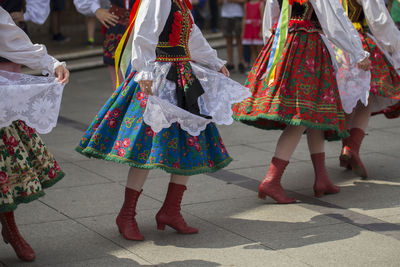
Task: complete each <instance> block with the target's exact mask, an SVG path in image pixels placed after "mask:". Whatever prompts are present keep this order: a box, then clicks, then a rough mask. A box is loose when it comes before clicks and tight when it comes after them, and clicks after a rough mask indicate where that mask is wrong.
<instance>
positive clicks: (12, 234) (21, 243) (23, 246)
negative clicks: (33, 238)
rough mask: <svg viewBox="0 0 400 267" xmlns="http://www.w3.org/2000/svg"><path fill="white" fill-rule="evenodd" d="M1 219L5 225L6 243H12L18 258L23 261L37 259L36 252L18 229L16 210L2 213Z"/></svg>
mask: <svg viewBox="0 0 400 267" xmlns="http://www.w3.org/2000/svg"><path fill="white" fill-rule="evenodd" d="M0 221H1V224H2V226H3V228H2V230H1V234H2V236H3V239H4V242H6V244H8V243H10V245H11V246H12V247H13V248H14V251H15V253H16V254H17V256H18V258H20V259H21V260H23V261H33V260H35V252H34V251H33V249H32V248H31V246H29V244H28V243H27V242H26V241H25V240H24V238H23V237H22V236H21V234H20V233H19V231H18V228H17V225H16V224H15V219H14V212H12V211H11V212H4V213H0Z"/></svg>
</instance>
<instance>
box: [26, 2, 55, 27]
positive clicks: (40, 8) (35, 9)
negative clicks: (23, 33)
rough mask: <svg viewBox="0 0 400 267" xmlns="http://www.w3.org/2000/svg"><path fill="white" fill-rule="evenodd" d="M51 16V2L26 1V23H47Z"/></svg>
mask: <svg viewBox="0 0 400 267" xmlns="http://www.w3.org/2000/svg"><path fill="white" fill-rule="evenodd" d="M49 14H50V0H26V12H25V14H24V19H25V21H32V22H33V23H36V24H43V23H45V21H46V19H47V17H48V16H49Z"/></svg>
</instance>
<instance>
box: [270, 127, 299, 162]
mask: <svg viewBox="0 0 400 267" xmlns="http://www.w3.org/2000/svg"><path fill="white" fill-rule="evenodd" d="M305 129H306V127H304V126H288V127H286V129H285V130H284V131H283V133H282V134H281V136H280V137H279V140H278V144H277V145H276V149H275V155H274V156H275V157H276V158H279V159H283V160H286V161H289V159H290V157H291V156H292V154H293V152H294V150H295V149H296V147H297V144H298V143H299V142H300V138H301V135H302V134H303V133H304V131H305Z"/></svg>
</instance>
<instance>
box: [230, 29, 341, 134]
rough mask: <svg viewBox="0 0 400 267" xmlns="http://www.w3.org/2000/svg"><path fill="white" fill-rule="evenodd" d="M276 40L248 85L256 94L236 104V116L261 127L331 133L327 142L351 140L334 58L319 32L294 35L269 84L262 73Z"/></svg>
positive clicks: (266, 48) (264, 52) (267, 47)
mask: <svg viewBox="0 0 400 267" xmlns="http://www.w3.org/2000/svg"><path fill="white" fill-rule="evenodd" d="M272 42H273V36H272V37H271V38H270V39H269V41H268V43H267V44H266V45H265V46H264V48H263V50H262V51H261V53H260V55H259V56H258V58H257V60H256V62H255V64H254V66H253V68H252V70H251V72H250V74H249V76H248V79H247V81H246V83H245V86H246V87H248V88H249V89H250V91H251V92H252V96H251V97H249V98H247V99H246V100H244V101H242V102H241V103H238V104H235V105H234V106H233V118H234V119H235V120H237V121H241V122H243V123H245V124H248V125H252V126H255V127H258V128H261V129H284V128H285V127H286V126H287V125H302V126H306V127H308V128H316V129H321V130H325V131H330V134H329V135H326V138H327V139H328V140H335V139H337V138H338V137H339V138H343V137H346V136H348V133H347V132H346V130H345V114H344V112H343V109H342V104H341V100H340V96H339V92H338V88H337V82H336V77H335V73H334V70H333V66H332V62H331V57H330V54H329V51H328V49H327V48H326V46H325V43H324V41H323V40H322V38H321V37H320V34H319V33H318V32H306V31H302V30H297V31H292V32H290V33H289V34H288V38H287V41H286V44H285V47H284V50H283V54H282V57H281V59H280V61H279V63H278V65H277V69H276V76H275V80H274V81H273V82H272V83H271V84H270V85H269V84H268V81H266V79H265V78H264V77H263V75H264V73H265V72H266V69H267V64H268V61H269V56H270V51H271V47H272Z"/></svg>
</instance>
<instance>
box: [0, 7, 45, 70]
mask: <svg viewBox="0 0 400 267" xmlns="http://www.w3.org/2000/svg"><path fill="white" fill-rule="evenodd" d="M0 6H1V7H2V8H4V10H5V11H7V12H8V13H9V14H10V16H11V18H12V19H13V21H14V23H15V24H16V25H17V26H18V27H20V28H21V29H22V30H23V31H25V33H28V27H27V25H26V22H27V21H31V22H33V23H36V24H43V23H44V22H45V21H46V19H47V18H48V16H49V14H50V0H2V1H0ZM0 70H6V71H11V72H20V71H21V66H20V65H19V64H16V63H13V62H10V61H9V60H7V59H5V58H2V57H0Z"/></svg>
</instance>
